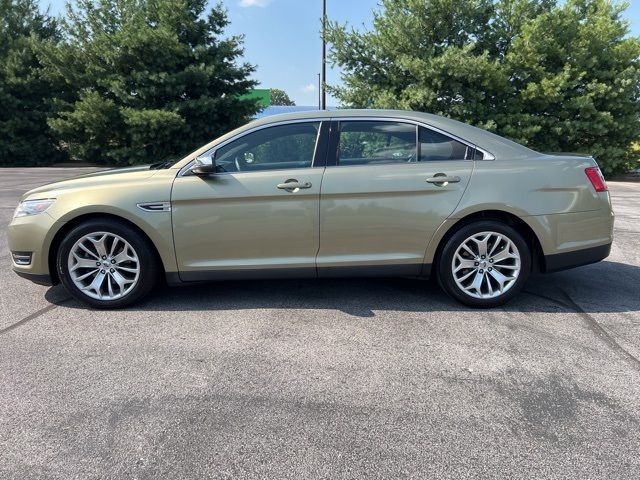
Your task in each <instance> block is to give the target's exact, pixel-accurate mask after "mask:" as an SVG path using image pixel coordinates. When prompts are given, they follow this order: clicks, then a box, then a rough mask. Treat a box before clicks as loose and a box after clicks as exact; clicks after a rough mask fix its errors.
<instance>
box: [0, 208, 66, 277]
mask: <svg viewBox="0 0 640 480" xmlns="http://www.w3.org/2000/svg"><path fill="white" fill-rule="evenodd" d="M62 225H63V223H61V222H56V220H55V219H54V218H53V217H51V216H50V215H49V214H48V213H47V212H43V213H41V214H39V215H33V216H29V217H19V218H14V219H13V221H12V222H11V223H10V224H9V226H8V227H7V241H8V243H9V250H10V251H11V252H12V253H16V252H20V253H24V254H27V253H30V254H31V261H30V262H29V264H27V265H22V264H19V263H16V261H15V259H13V255H12V266H13V271H14V272H16V273H17V274H18V275H20V276H21V277H25V278H28V279H30V280H32V281H34V282H35V283H40V284H44V285H46V284H47V283H45V282H49V283H48V284H51V281H52V275H51V272H50V271H49V249H50V248H51V243H52V241H53V238H54V236H55V234H56V232H57V231H58V230H59V229H60V227H61V226H62ZM47 278H48V280H47Z"/></svg>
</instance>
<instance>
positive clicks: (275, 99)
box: [269, 88, 296, 107]
mask: <svg viewBox="0 0 640 480" xmlns="http://www.w3.org/2000/svg"><path fill="white" fill-rule="evenodd" d="M269 101H270V103H271V105H282V106H286V107H293V106H295V104H296V102H294V101H293V100H291V99H290V98H289V95H287V92H285V91H284V90H280V89H279V88H272V89H270V90H269Z"/></svg>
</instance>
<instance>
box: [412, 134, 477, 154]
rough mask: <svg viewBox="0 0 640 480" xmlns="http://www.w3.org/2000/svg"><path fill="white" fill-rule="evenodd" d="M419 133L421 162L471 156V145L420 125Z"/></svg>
mask: <svg viewBox="0 0 640 480" xmlns="http://www.w3.org/2000/svg"><path fill="white" fill-rule="evenodd" d="M419 135H420V161H421V162H433V161H439V160H465V159H467V158H471V157H470V155H471V154H472V152H471V150H472V148H471V147H467V145H465V144H464V143H462V142H458V141H457V140H454V139H453V138H451V137H447V136H446V135H443V134H442V133H439V132H436V131H434V130H429V129H428V128H423V127H420V133H419Z"/></svg>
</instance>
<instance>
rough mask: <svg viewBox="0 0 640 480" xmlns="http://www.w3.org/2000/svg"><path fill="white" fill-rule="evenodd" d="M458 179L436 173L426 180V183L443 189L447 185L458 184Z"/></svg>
mask: <svg viewBox="0 0 640 480" xmlns="http://www.w3.org/2000/svg"><path fill="white" fill-rule="evenodd" d="M459 182H460V177H458V176H451V177H450V176H449V175H446V174H444V173H436V174H435V175H434V176H433V177H430V178H427V183H433V184H434V185H438V186H439V187H444V186H445V185H448V184H449V183H459Z"/></svg>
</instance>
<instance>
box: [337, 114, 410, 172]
mask: <svg viewBox="0 0 640 480" xmlns="http://www.w3.org/2000/svg"><path fill="white" fill-rule="evenodd" d="M415 161H416V127H415V126H414V125H410V124H407V123H400V122H377V121H362V122H360V121H353V122H341V123H340V143H339V146H338V165H372V164H385V163H409V162H415Z"/></svg>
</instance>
